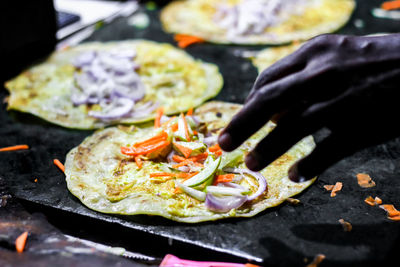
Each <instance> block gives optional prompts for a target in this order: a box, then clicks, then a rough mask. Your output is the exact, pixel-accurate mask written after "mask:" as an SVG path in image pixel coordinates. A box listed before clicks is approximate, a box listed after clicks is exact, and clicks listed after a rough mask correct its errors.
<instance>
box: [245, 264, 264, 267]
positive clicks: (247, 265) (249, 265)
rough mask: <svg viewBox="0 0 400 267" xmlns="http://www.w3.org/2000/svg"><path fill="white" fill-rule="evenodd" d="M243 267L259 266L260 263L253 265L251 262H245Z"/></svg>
mask: <svg viewBox="0 0 400 267" xmlns="http://www.w3.org/2000/svg"><path fill="white" fill-rule="evenodd" d="M244 267H261V266H260V265H255V264H251V263H246V264H245V265H244Z"/></svg>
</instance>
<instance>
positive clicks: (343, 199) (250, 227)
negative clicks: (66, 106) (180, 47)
mask: <svg viewBox="0 0 400 267" xmlns="http://www.w3.org/2000/svg"><path fill="white" fill-rule="evenodd" d="M359 2H367V1H359ZM380 2H381V1H368V3H369V4H371V3H375V6H377V5H378V3H380ZM370 7H371V6H369V7H368V6H362V7H359V8H358V9H357V11H356V13H355V15H354V16H353V19H352V21H351V22H350V23H349V24H348V26H346V27H345V28H344V29H342V30H341V32H342V33H354V34H368V33H374V32H395V31H396V30H398V29H400V22H399V21H397V22H393V21H388V20H382V19H375V18H373V17H372V16H371V15H370V12H369V11H370ZM150 14H151V17H152V21H151V25H150V27H149V28H147V29H145V30H138V29H136V28H134V27H133V26H128V25H127V23H126V19H125V18H121V19H118V20H116V21H114V22H113V23H112V24H110V25H106V26H104V27H103V28H101V29H99V30H98V31H97V32H95V33H94V34H93V36H92V37H90V38H89V41H94V40H99V41H100V40H101V41H108V40H123V39H129V38H145V39H150V40H155V41H162V42H171V43H172V36H171V35H168V34H166V33H164V32H162V31H161V29H160V23H159V21H158V20H157V19H156V15H157V12H155V11H152V12H150ZM356 18H362V19H363V21H364V23H365V28H363V29H358V28H356V27H354V19H356ZM260 48H261V47H260V46H257V47H239V46H221V45H212V44H201V45H194V46H192V47H189V48H188V49H187V51H188V52H189V53H190V54H192V55H194V56H195V57H198V58H201V59H204V60H205V61H210V62H214V63H216V64H218V65H219V66H220V69H221V72H222V74H223V76H224V79H225V86H224V88H223V90H222V92H221V93H220V94H219V95H218V96H217V99H218V100H223V101H231V102H238V103H242V102H243V101H244V99H245V97H246V95H247V94H248V92H249V89H250V87H251V85H252V83H253V81H254V79H255V78H256V75H257V73H256V70H255V69H254V67H252V65H251V63H250V62H249V61H247V60H246V59H243V58H240V57H238V56H236V55H237V51H240V50H249V49H251V50H258V49H260ZM4 96H6V93H5V92H4V90H3V91H1V93H0V97H1V99H3V98H4ZM5 107H6V105H5V104H2V108H1V111H0V121H1V125H0V136H1V139H0V147H3V146H8V145H14V144H25V143H26V144H29V145H30V146H31V149H30V150H28V151H17V152H6V153H0V176H1V177H3V178H4V179H5V180H6V182H7V184H8V186H9V188H10V191H11V192H12V193H13V194H14V195H15V196H16V197H18V198H20V199H24V200H27V201H28V202H34V203H38V204H40V205H44V206H48V207H53V208H56V209H61V210H64V211H66V214H67V216H65V218H67V220H71V222H72V221H76V220H80V219H81V218H82V217H81V216H78V214H79V215H84V216H89V217H92V218H95V219H94V220H93V222H92V223H96V222H98V223H99V224H102V225H109V227H110V228H109V229H111V228H112V227H113V225H114V224H107V223H104V222H105V221H106V222H112V223H115V224H120V225H122V226H123V228H124V229H126V230H125V231H126V233H128V232H129V231H134V232H135V230H136V231H138V232H140V237H141V238H143V239H145V238H146V237H145V236H146V234H143V233H148V234H149V238H151V237H152V236H154V235H156V236H162V237H169V238H171V239H172V240H180V241H183V242H185V243H190V244H194V245H196V246H201V247H206V248H210V249H212V250H217V251H221V252H224V253H227V254H230V255H236V256H240V257H242V258H247V259H250V260H253V261H255V262H262V261H263V262H264V263H265V264H280V265H287V266H295V265H300V266H301V265H304V261H303V260H304V258H305V257H306V258H308V259H310V258H312V257H313V256H314V255H315V254H318V253H323V254H325V255H326V256H327V258H326V260H325V261H324V265H322V266H328V265H332V266H333V265H335V266H337V265H338V264H339V265H348V266H355V265H363V266H365V263H366V262H369V263H371V264H372V263H377V262H380V261H382V260H384V259H386V258H387V257H388V256H389V255H392V256H393V255H396V254H395V251H396V249H397V251H398V249H399V248H398V244H399V242H400V232H399V230H400V224H399V223H398V222H397V223H396V222H391V221H389V220H388V219H386V215H385V212H384V211H383V210H381V209H379V208H376V207H370V206H368V205H366V204H365V203H364V202H363V200H364V199H365V198H366V197H367V196H369V195H371V196H379V197H380V198H382V199H383V201H384V202H385V203H389V204H394V205H395V206H396V207H400V199H399V197H398V195H399V192H400V160H399V159H400V139H396V140H393V141H390V142H387V143H386V144H383V145H379V146H375V147H372V148H368V149H366V150H363V151H360V152H358V153H356V154H355V155H353V156H351V157H348V158H346V159H344V160H342V161H341V162H339V163H338V164H336V165H334V166H333V167H331V168H330V169H329V170H328V171H326V172H325V173H323V174H322V175H321V176H320V177H319V179H318V180H317V182H316V183H315V184H314V185H313V186H311V188H309V189H308V190H306V191H305V192H304V193H303V194H301V195H300V196H298V198H299V199H300V200H301V202H302V204H300V205H299V206H291V205H288V204H283V205H281V206H279V207H277V208H273V209H268V210H266V211H264V212H262V213H261V214H259V215H258V216H255V217H253V218H249V219H229V220H220V221H216V222H209V223H201V224H195V225H190V224H180V223H175V222H172V221H168V220H165V219H163V218H159V217H150V216H114V215H106V214H101V213H98V212H94V211H91V210H89V209H87V208H86V207H84V206H83V205H82V204H81V203H80V202H79V201H78V200H77V199H76V198H75V197H73V196H72V195H71V194H70V193H69V192H68V190H67V189H66V184H65V181H64V175H63V174H62V173H61V172H60V171H59V170H58V169H57V168H56V167H55V166H54V165H53V163H52V160H53V158H58V159H60V160H61V161H64V160H65V155H66V153H67V152H68V151H69V150H70V149H71V148H73V147H75V146H77V145H78V144H79V143H80V142H81V141H82V140H83V138H85V137H86V136H88V135H89V134H91V133H92V132H91V131H77V130H69V129H63V128H60V127H57V126H54V125H51V124H49V123H47V122H45V121H43V120H40V119H38V118H35V117H33V116H31V115H28V114H22V113H18V112H7V111H6V110H5ZM393 123H397V120H396V119H395V118H394V121H393ZM368 127H379V122H371V125H366V127H365V129H362V131H367V130H368ZM362 131H360V134H362ZM338 149H340V144H338ZM332 153H335V151H332ZM359 172H366V173H369V174H370V175H371V176H372V177H373V179H374V180H375V182H376V183H377V186H376V187H374V188H371V189H363V188H360V187H359V186H358V184H357V181H356V178H355V174H357V173H359ZM35 178H37V179H38V182H37V183H35V182H34V179H35ZM336 181H342V182H343V183H344V187H343V190H342V191H341V192H339V193H338V195H337V196H336V197H335V198H331V197H330V196H329V193H327V192H325V190H324V189H323V185H325V184H333V183H335V182H336ZM340 218H343V219H345V220H346V221H349V222H351V223H352V225H353V231H352V232H350V233H346V232H343V230H342V228H341V225H340V224H339V223H338V219H340ZM106 227H107V226H106ZM107 229H108V228H105V232H107ZM129 229H134V230H129ZM128 230H129V231H128ZM135 241H137V240H135ZM140 242H142V241H140ZM143 244H144V245H143V246H145V242H144V243H143ZM193 248H194V246H193ZM148 249H149V253H151V249H152V248H151V245H149V247H148ZM188 255H189V254H188ZM192 255H195V251H194V252H193V251H192ZM180 256H183V255H180Z"/></svg>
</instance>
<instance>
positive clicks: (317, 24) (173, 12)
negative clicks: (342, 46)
mask: <svg viewBox="0 0 400 267" xmlns="http://www.w3.org/2000/svg"><path fill="white" fill-rule="evenodd" d="M245 1H246V0H225V1H220V0H187V1H174V2H172V3H170V4H169V5H167V6H166V7H165V8H164V9H163V10H162V13H161V21H162V24H163V26H164V29H165V30H166V31H167V32H171V33H182V34H189V35H194V36H198V37H201V38H203V39H204V40H207V41H209V42H213V43H222V44H231V43H232V44H282V43H288V42H291V41H294V40H307V39H309V38H311V37H314V36H316V35H319V34H323V33H331V32H334V31H336V30H338V29H339V28H341V27H342V26H343V25H344V24H346V22H347V21H348V20H349V18H350V16H351V14H352V12H353V10H354V8H355V1H354V0H308V1H299V4H302V3H306V4H307V7H306V8H305V10H303V11H301V12H298V13H296V12H294V13H293V14H290V16H289V17H288V18H286V19H284V20H283V21H281V22H280V23H278V24H275V25H272V26H270V27H267V28H265V29H264V31H263V32H261V33H260V34H253V33H252V34H244V35H237V36H234V37H232V36H230V35H228V32H227V29H226V28H224V27H222V26H221V25H220V24H218V23H216V21H215V14H216V12H217V10H218V6H219V5H221V4H226V5H228V6H234V5H237V4H239V3H243V2H245ZM271 1H272V0H271ZM292 2H293V1H292ZM296 5H297V3H292V5H291V6H290V9H294V8H295V7H296Z"/></svg>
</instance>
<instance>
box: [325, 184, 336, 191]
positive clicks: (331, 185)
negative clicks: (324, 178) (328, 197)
mask: <svg viewBox="0 0 400 267" xmlns="http://www.w3.org/2000/svg"><path fill="white" fill-rule="evenodd" d="M333 187H334V185H333V184H327V185H324V188H325V189H326V191H332V189H333Z"/></svg>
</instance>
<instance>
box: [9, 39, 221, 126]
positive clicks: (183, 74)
mask: <svg viewBox="0 0 400 267" xmlns="http://www.w3.org/2000/svg"><path fill="white" fill-rule="evenodd" d="M121 51H125V52H128V53H130V52H133V53H135V54H136V56H135V58H134V63H133V62H130V61H129V62H128V63H130V64H137V65H135V68H137V70H131V72H132V73H130V74H132V75H136V76H137V75H138V76H139V80H140V83H141V84H143V85H141V86H144V88H145V94H144V97H143V98H142V99H140V100H139V101H135V103H134V107H133V113H132V114H127V115H124V116H123V117H120V118H114V119H108V118H107V119H102V118H100V119H99V118H97V117H93V116H90V114H92V113H94V114H95V113H96V112H97V113H99V112H102V109H103V108H102V106H101V105H100V104H99V103H96V102H94V103H87V104H79V105H74V103H73V102H72V100H71V97H72V93H73V89H74V88H76V87H78V86H77V85H76V83H77V78H76V77H77V76H78V77H79V75H80V74H81V73H82V71H83V70H82V69H79V68H77V67H76V66H74V64H73V62H74V60H76V59H77V58H79V57H80V56H81V57H82V55H83V57H88V56H92V55H90V53H97V55H99V54H100V55H103V54H104V53H120V52H121ZM101 53H103V54H101ZM117 56H121V55H117ZM106 59H107V58H106ZM117 59H118V58H117ZM83 60H85V58H83ZM96 60H97V59H96ZM118 62H119V61H116V64H117V66H116V67H123V66H121V65H122V63H123V62H121V64H118ZM83 63H85V62H83ZM83 63H81V64H83ZM125 63H127V62H125ZM96 66H97V65H96ZM128 67H129V66H128ZM97 68H98V66H97ZM96 71H97V72H99V71H100V74H101V75H103V74H104V71H102V70H101V69H100V70H98V69H97V70H96ZM89 74H90V75H92V73H89ZM100 74H99V73H97V75H100ZM106 75H107V74H106ZM115 75H120V74H119V73H116V74H115ZM132 75H131V77H130V78H132ZM116 77H117V76H116ZM86 78H87V79H89V78H90V76H89V75H88V77H86ZM117 78H118V77H117ZM136 78H137V77H136ZM96 79H97V78H96V77H95V78H93V80H96ZM89 82H90V81H89ZM97 82H98V83H97V84H95V85H96V86H98V87H96V86H94V88H90V89H91V90H94V92H93V93H94V94H96V90H97V89H98V88H99V87H100V86H102V85H103V84H104V82H103V83H102V82H101V81H100V82H99V81H97ZM136 82H137V81H136ZM87 83H88V82H87V81H86V84H87ZM93 83H94V82H93ZM222 84H223V79H222V76H221V74H220V73H219V71H218V67H217V66H215V65H213V64H209V63H204V62H202V61H200V60H195V59H194V58H192V57H191V56H190V55H188V54H187V53H185V52H184V51H182V50H179V49H177V48H175V47H173V46H171V45H169V44H160V43H155V42H151V41H145V40H135V41H118V42H108V43H96V42H94V43H85V44H80V45H78V46H75V47H71V48H68V49H66V50H63V51H57V52H55V53H53V54H52V55H51V56H50V57H49V58H48V59H47V60H46V61H44V62H43V63H41V64H38V65H35V66H33V67H31V68H29V69H27V70H26V71H24V72H23V73H21V74H20V75H19V76H18V77H16V78H14V79H12V80H11V81H8V82H7V83H6V84H5V87H6V88H7V90H8V91H9V92H10V97H9V99H8V109H14V110H18V111H22V112H28V113H31V114H34V115H36V116H38V117H41V118H43V119H45V120H47V121H49V122H52V123H54V124H58V125H61V126H64V127H69V128H79V129H98V128H102V127H104V126H107V125H112V124H118V123H127V124H128V123H129V124H130V123H138V122H144V121H148V120H151V119H154V116H155V114H156V112H155V109H156V107H157V106H163V107H164V110H165V112H166V113H167V114H173V113H177V112H182V111H186V110H188V109H189V108H191V107H195V106H199V105H200V104H202V103H203V102H204V101H205V100H207V99H209V98H212V97H214V96H215V95H217V94H218V92H219V91H220V90H221V88H222ZM89 85H90V84H89ZM108 89H110V88H108ZM124 90H129V88H125V89H124ZM110 95H111V96H108V97H110V98H111V97H115V94H114V92H112V93H110ZM78 96H79V95H78ZM124 100H126V99H124ZM127 101H128V103H130V104H131V105H132V101H130V100H127ZM129 101H130V102H129ZM117 107H118V106H117ZM122 108H124V107H122ZM104 109H105V108H104ZM150 109H151V110H150ZM135 110H142V111H141V113H138V112H137V113H135ZM143 110H147V111H148V113H145V112H144V111H143ZM91 112H92V113H91ZM110 112H113V110H112V109H111V111H110Z"/></svg>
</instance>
